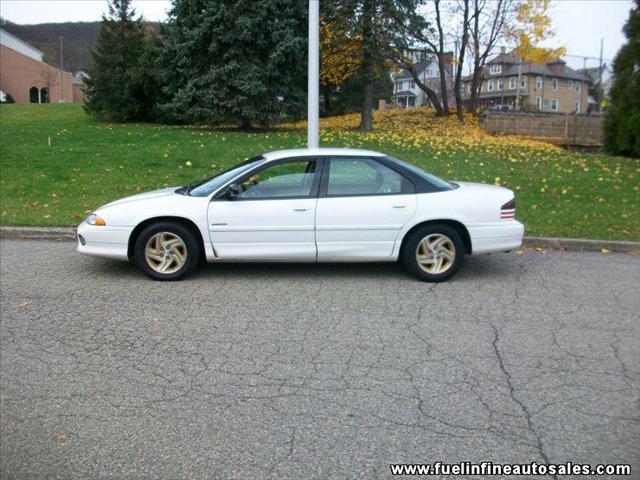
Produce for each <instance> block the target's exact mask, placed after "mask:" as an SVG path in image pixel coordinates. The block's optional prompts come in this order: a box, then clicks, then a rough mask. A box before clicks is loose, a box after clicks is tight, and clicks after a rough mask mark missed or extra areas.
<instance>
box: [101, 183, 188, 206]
mask: <svg viewBox="0 0 640 480" xmlns="http://www.w3.org/2000/svg"><path fill="white" fill-rule="evenodd" d="M178 188H180V187H169V188H161V189H160V190H152V191H150V192H144V193H138V194H136V195H131V196H130V197H124V198H121V199H119V200H115V201H113V202H111V203H107V204H106V205H103V206H102V207H100V208H101V209H102V208H108V207H113V206H115V205H122V204H124V203H131V202H139V201H141V200H150V199H152V198H160V197H167V196H170V195H177V193H176V190H177V189H178Z"/></svg>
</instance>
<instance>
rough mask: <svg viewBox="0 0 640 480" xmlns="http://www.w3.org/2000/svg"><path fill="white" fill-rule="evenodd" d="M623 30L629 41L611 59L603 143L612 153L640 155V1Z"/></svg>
mask: <svg viewBox="0 0 640 480" xmlns="http://www.w3.org/2000/svg"><path fill="white" fill-rule="evenodd" d="M623 30H624V33H625V35H626V36H627V39H628V41H627V43H626V44H625V45H623V46H622V48H620V50H619V51H618V54H617V55H616V58H615V60H614V62H613V75H614V78H615V80H614V82H613V85H612V86H611V91H610V100H609V106H608V107H609V110H608V112H607V116H606V117H605V122H604V134H605V135H604V145H605V148H606V149H607V151H608V152H610V153H612V154H615V155H627V156H631V157H640V0H636V5H635V8H632V9H631V12H630V13H629V19H628V20H627V23H626V24H625V26H624V29H623Z"/></svg>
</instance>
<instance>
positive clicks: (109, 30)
mask: <svg viewBox="0 0 640 480" xmlns="http://www.w3.org/2000/svg"><path fill="white" fill-rule="evenodd" d="M131 1H132V0H110V1H109V12H108V14H107V15H105V16H103V17H102V27H101V29H100V32H99V33H98V38H97V40H96V45H95V48H94V49H93V50H92V51H91V56H92V59H93V64H94V65H93V67H92V68H90V69H89V77H88V78H86V79H85V84H86V97H85V109H86V110H87V112H88V113H90V114H93V115H95V116H96V117H98V118H101V119H104V120H116V121H133V120H151V119H153V117H154V112H155V108H154V106H155V103H156V102H157V100H158V95H159V92H160V89H159V84H158V81H159V78H158V73H157V71H156V69H155V62H154V60H153V57H154V52H153V50H154V48H157V47H154V45H156V43H157V39H155V38H154V37H155V35H154V33H152V31H151V30H152V29H150V31H147V30H146V29H145V25H144V24H143V22H142V19H141V18H140V17H139V18H137V19H135V18H134V17H135V10H133V9H132V8H131Z"/></svg>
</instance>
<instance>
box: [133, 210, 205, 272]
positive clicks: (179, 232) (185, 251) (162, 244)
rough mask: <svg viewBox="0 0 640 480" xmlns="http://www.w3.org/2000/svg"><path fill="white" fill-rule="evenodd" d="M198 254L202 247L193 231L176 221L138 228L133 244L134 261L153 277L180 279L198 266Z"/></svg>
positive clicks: (200, 255)
mask: <svg viewBox="0 0 640 480" xmlns="http://www.w3.org/2000/svg"><path fill="white" fill-rule="evenodd" d="M201 258H202V247H201V245H200V241H199V240H198V238H197V237H196V235H194V233H193V232H192V231H191V229H189V228H187V227H185V226H184V225H181V224H180V223H175V222H158V223H154V224H152V225H149V226H148V227H146V228H145V229H144V230H143V231H142V232H140V235H138V238H137V239H136V243H135V247H134V259H135V262H136V264H137V265H138V267H139V268H140V269H141V270H142V272H143V273H144V274H145V275H147V276H148V277H149V278H152V279H153V280H160V281H168V280H169V281H170V280H181V279H182V278H184V277H185V276H187V275H189V274H190V273H191V272H192V271H193V270H194V269H195V268H196V267H197V266H198V264H199V263H200V259H201ZM163 269H164V270H165V271H162V270H163Z"/></svg>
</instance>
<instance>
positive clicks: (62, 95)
mask: <svg viewBox="0 0 640 480" xmlns="http://www.w3.org/2000/svg"><path fill="white" fill-rule="evenodd" d="M59 38H60V102H64V70H63V69H62V67H63V65H64V63H63V61H62V35H60V37H59Z"/></svg>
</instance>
